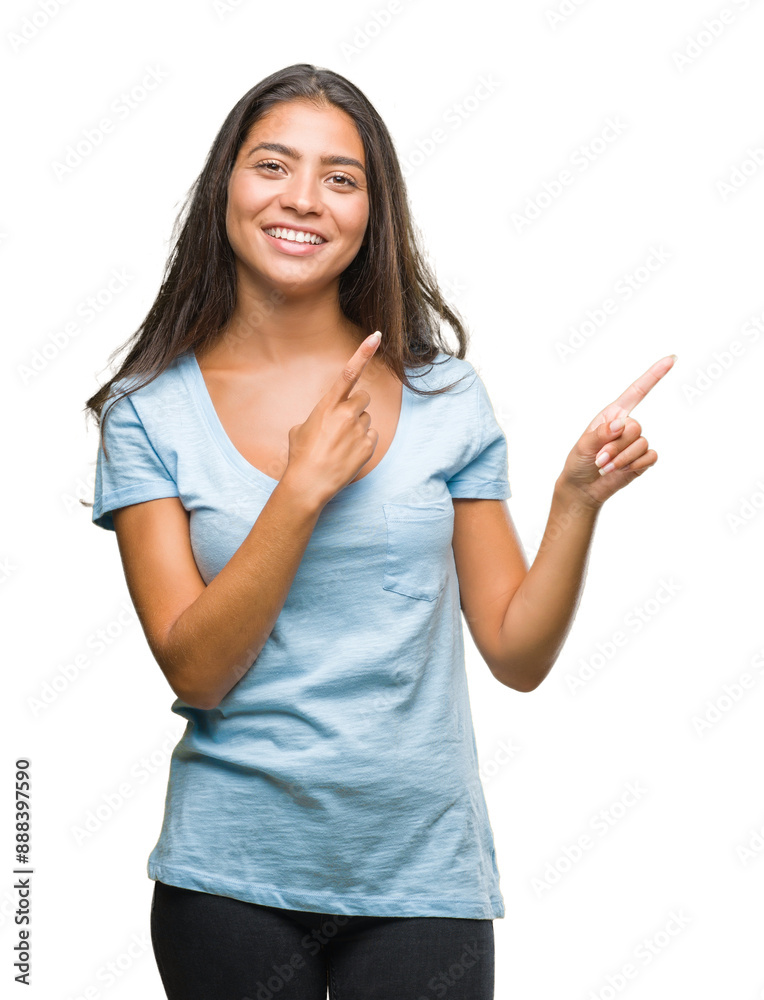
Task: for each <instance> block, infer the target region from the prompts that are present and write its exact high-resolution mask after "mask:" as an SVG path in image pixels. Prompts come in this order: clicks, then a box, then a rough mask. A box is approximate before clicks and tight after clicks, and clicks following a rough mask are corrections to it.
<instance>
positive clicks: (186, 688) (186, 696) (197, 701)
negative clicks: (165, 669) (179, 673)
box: [165, 674, 222, 711]
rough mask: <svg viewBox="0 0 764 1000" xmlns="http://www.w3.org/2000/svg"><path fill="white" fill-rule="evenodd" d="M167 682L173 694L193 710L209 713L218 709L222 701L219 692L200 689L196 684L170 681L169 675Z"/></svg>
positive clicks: (177, 680)
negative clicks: (201, 709)
mask: <svg viewBox="0 0 764 1000" xmlns="http://www.w3.org/2000/svg"><path fill="white" fill-rule="evenodd" d="M165 676H166V677H167V681H168V683H169V685H170V687H171V688H172V690H173V693H174V694H175V695H176V696H177V697H178V698H180V700H181V701H182V702H185V703H186V705H189V706H190V707H191V708H203V709H205V710H206V711H209V710H211V709H213V708H217V707H218V705H219V704H220V702H221V701H222V699H221V698H220V697H218V694H217V692H215V691H210V690H205V689H204V688H201V687H199V685H198V684H194V683H188V682H187V683H183V682H182V681H181V680H179V679H178V678H175V679H170V677H169V676H167V674H165Z"/></svg>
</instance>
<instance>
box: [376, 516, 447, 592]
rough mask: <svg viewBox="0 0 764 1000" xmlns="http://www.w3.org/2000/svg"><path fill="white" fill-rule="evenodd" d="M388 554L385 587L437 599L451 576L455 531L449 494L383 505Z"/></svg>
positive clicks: (383, 584) (394, 590) (383, 585)
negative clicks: (450, 563) (432, 498)
mask: <svg viewBox="0 0 764 1000" xmlns="http://www.w3.org/2000/svg"><path fill="white" fill-rule="evenodd" d="M383 510H384V514H385V523H386V526H387V554H386V556H385V574H384V580H383V583H382V589H383V590H391V591H393V592H394V593H396V594H403V595H404V596H405V597H414V598H417V599H418V600H420V601H434V600H435V598H436V597H437V596H438V594H439V593H440V592H441V590H442V589H443V587H444V586H445V585H446V581H447V579H448V567H449V560H450V557H451V542H452V539H453V534H454V505H453V502H452V500H451V497H450V496H446V497H445V498H443V499H438V500H431V501H428V502H422V503H413V502H412V503H386V504H383Z"/></svg>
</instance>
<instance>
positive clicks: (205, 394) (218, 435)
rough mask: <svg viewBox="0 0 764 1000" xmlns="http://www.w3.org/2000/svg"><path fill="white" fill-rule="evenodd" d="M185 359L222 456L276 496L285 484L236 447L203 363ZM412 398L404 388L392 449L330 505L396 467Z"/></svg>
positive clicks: (193, 357) (188, 356)
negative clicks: (202, 368) (218, 410)
mask: <svg viewBox="0 0 764 1000" xmlns="http://www.w3.org/2000/svg"><path fill="white" fill-rule="evenodd" d="M181 357H182V358H183V359H185V361H186V366H187V371H188V372H189V374H190V376H191V387H192V389H193V392H194V398H195V399H196V401H197V403H198V404H199V406H200V409H201V412H202V414H203V416H204V417H205V420H206V423H207V426H208V428H209V430H210V432H211V434H212V437H213V438H214V440H215V442H216V443H217V445H218V448H219V449H220V451H221V452H222V454H223V455H224V456H225V457H226V458H227V459H228V461H229V463H230V464H231V465H232V466H233V467H234V468H235V469H237V470H238V471H239V472H240V473H241V474H242V475H243V476H244V477H245V479H247V480H249V481H250V482H254V483H256V484H258V485H260V486H262V487H264V488H265V489H266V490H268V491H269V492H272V491H273V490H274V489H275V488H276V486H277V485H278V484H279V482H280V481H281V480H279V479H274V478H273V476H269V475H267V473H265V472H263V471H262V470H261V469H258V468H257V466H255V465H252V463H251V462H250V461H249V460H248V459H246V458H245V457H244V456H243V455H242V453H241V452H240V451H239V449H238V448H237V447H236V446H235V445H234V443H233V441H232V440H231V438H230V437H229V436H228V432H227V431H226V429H225V427H224V426H223V422H222V421H221V419H220V417H219V416H218V412H217V410H216V409H215V406H214V404H213V402H212V397H211V396H210V393H209V390H208V388H207V383H206V382H205V381H204V375H203V374H202V370H201V368H200V366H199V362H198V361H197V360H196V354H195V353H194V351H193V349H189V350H188V351H186V352H185V353H184V354H183V355H181ZM405 370H406V374H407V375H410V374H411V369H410V368H409V367H408V366H406V369H405ZM412 395H413V393H412V392H411V390H410V389H409V388H408V386H406V385H403V384H401V408H400V413H399V415H398V423H397V425H396V428H395V434H394V435H393V439H392V441H391V442H390V446H389V448H388V449H387V451H386V452H385V454H384V455H383V456H382V458H381V459H380V461H379V462H378V463H377V464H376V465H375V466H374V468H373V469H372V470H371V472H367V473H366V475H365V476H362V477H361V478H360V479H358V480H356V481H355V482H352V483H348V484H347V485H346V486H343V488H342V489H341V490H340V491H339V492H338V493H335V494H334V496H333V497H331V499H330V500H329V501H328V503H336V502H338V501H341V500H342V499H344V498H345V497H348V498H350V497H353V496H356V495H358V494H360V493H364V492H365V491H366V490H368V489H370V488H371V487H372V486H374V485H375V483H376V482H377V481H378V480H379V479H382V478H383V477H384V476H385V474H386V473H387V472H388V470H389V469H390V468H391V466H392V461H393V459H394V458H395V456H396V455H397V453H398V452H399V451H400V450H401V447H402V442H403V440H404V438H405V436H406V429H407V425H408V421H409V414H410V411H411V403H412Z"/></svg>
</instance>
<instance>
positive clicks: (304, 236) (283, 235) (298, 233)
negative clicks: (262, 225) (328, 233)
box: [265, 227, 326, 244]
mask: <svg viewBox="0 0 764 1000" xmlns="http://www.w3.org/2000/svg"><path fill="white" fill-rule="evenodd" d="M265 231H266V233H268V235H269V236H275V237H276V239H279V240H290V241H291V242H293V243H313V244H318V243H325V242H326V240H324V239H322V238H321V237H320V236H316V235H315V233H306V232H304V231H303V230H302V229H281V228H278V227H276V228H275V229H266V230H265Z"/></svg>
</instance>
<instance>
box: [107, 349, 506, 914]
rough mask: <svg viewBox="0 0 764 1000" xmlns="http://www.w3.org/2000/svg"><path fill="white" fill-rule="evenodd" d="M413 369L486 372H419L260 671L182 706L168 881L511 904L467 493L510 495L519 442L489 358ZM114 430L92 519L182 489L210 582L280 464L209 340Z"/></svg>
mask: <svg viewBox="0 0 764 1000" xmlns="http://www.w3.org/2000/svg"><path fill="white" fill-rule="evenodd" d="M407 371H408V374H409V375H410V376H412V377H414V381H413V384H415V385H421V386H422V387H424V388H436V387H438V386H444V385H449V384H451V383H452V382H456V381H457V379H459V378H460V377H462V376H465V377H464V379H463V380H462V381H461V382H459V384H458V385H456V386H455V387H454V388H453V389H451V390H449V391H448V392H446V393H442V394H439V395H435V396H430V397H424V396H418V395H417V394H416V393H414V392H412V391H411V390H410V389H407V388H406V386H404V387H403V398H402V408H401V414H400V418H399V422H398V426H397V429H396V433H395V437H394V439H393V442H392V444H391V446H390V448H389V449H388V451H387V453H386V454H385V455H384V456H383V458H382V460H381V461H380V463H379V464H378V465H377V466H376V467H375V468H374V469H372V470H371V472H369V473H368V474H367V475H365V476H364V477H363V478H361V479H360V480H358V481H357V482H353V483H350V484H348V485H347V486H345V487H344V489H342V490H340V491H339V493H337V494H336V495H335V496H334V497H333V498H332V499H331V500H330V501H329V502H328V503H327V504H326V506H325V507H324V508H323V510H322V511H321V514H320V516H319V518H318V521H317V523H316V526H315V528H314V530H313V533H312V535H311V538H310V541H309V543H308V545H307V548H306V550H305V553H304V555H303V558H302V560H301V562H300V565H299V567H298V570H297V573H296V576H295V578H294V581H293V583H292V586H291V588H290V590H289V593H288V595H287V598H286V601H285V603H284V606H283V608H282V610H281V613H280V614H279V616H278V619H277V620H276V623H275V625H274V627H273V631H272V632H271V634H270V636H269V637H268V639H267V641H266V643H265V645H264V647H263V649H262V650H261V652H260V654H259V655H258V657H257V659H256V660H255V661H254V663H253V664H252V666H251V667H250V668H249V670H248V671H247V673H246V674H245V675H244V676H243V677H242V678H241V679H240V680H239V681H238V682H237V683H236V684H235V685H234V687H233V688H232V689H231V690H230V691H229V692H228V694H227V695H226V696H225V697H224V698H223V700H222V701H221V702H220V705H219V706H218V707H217V708H215V709H198V708H193V707H192V706H190V705H188V704H187V703H186V702H184V701H182V700H181V699H180V698H176V699H175V701H174V702H173V703H172V706H171V708H172V711H173V712H176V713H177V714H178V715H180V716H182V717H183V718H185V719H186V720H187V725H186V729H185V732H184V733H183V736H182V737H181V738H180V740H179V742H178V744H177V746H176V747H175V749H174V751H173V753H172V757H171V761H170V773H169V779H168V785H167V794H166V801H165V813H164V820H163V823H162V828H161V833H160V835H159V839H158V841H157V843H156V846H155V847H154V849H153V850H152V851H151V854H150V856H149V859H148V875H149V878H152V879H159V880H160V881H162V882H167V883H169V884H171V885H175V886H181V887H184V888H188V889H196V890H201V891H204V892H211V893H216V894H218V895H223V896H232V897H234V898H237V899H243V900H247V901H249V902H253V903H261V904H266V905H268V906H277V907H286V908H288V909H297V910H310V911H314V912H321V913H334V914H348V915H353V914H365V915H372V916H404V917H405V916H440V917H472V918H482V919H485V918H488V919H490V918H495V917H503V916H504V900H503V898H502V894H501V891H500V888H499V873H498V868H497V863H496V853H495V849H494V843H493V833H492V829H491V826H490V822H489V819H488V813H487V809H486V803H485V798H484V794H483V787H482V784H481V781H480V775H479V772H478V759H477V749H476V745H475V736H474V731H473V723H472V715H471V709H470V702H469V694H468V689H467V677H466V673H465V666H464V645H463V632H462V614H461V608H460V603H459V584H458V579H457V575H456V567H455V564H454V556H453V549H452V545H451V543H452V535H453V525H454V510H453V504H452V501H451V498H452V497H482V498H488V499H496V500H500V499H506V498H508V497H510V496H511V491H510V487H509V483H508V473H507V443H506V438H505V436H504V433H503V431H502V430H501V428H500V426H499V424H498V422H497V420H496V417H495V415H494V411H493V408H492V406H491V402H490V399H489V397H488V394H487V392H486V389H485V386H484V384H483V382H482V380H481V379H480V377H479V375H478V374H477V372H476V371H475V369H474V368H473V366H472V365H471V364H470V363H469V362H468V361H465V360H460V359H458V358H454V357H453V356H451V355H447V354H445V353H442V352H441V353H440V354H438V356H437V358H436V359H435V363H434V364H433V365H426V366H424V367H423V368H418V369H417V368H409V369H407ZM422 373H425V374H422ZM420 376H421V378H420ZM126 384H128V382H127V381H126V380H122V381H121V382H120V384H119V385H120V389H121V387H122V386H123V385H126ZM136 384H137V383H136ZM105 437H106V444H107V449H108V452H109V461H108V462H106V461H104V456H103V449H102V448H101V447H99V451H98V461H97V468H96V486H95V506H94V508H93V522H94V523H95V524H97V525H99V526H100V527H102V528H107V529H111V530H114V526H113V523H112V518H111V514H110V511H112V510H114V509H115V508H118V507H122V506H125V505H127V504H133V503H140V502H142V501H146V500H152V499H155V498H158V497H171V496H177V497H179V498H180V500H181V502H182V504H183V506H184V507H185V509H186V510H187V511H189V513H190V533H191V544H192V547H193V553H194V558H195V560H196V564H197V566H198V568H199V571H200V573H201V575H202V578H203V579H204V581H205V583H209V582H210V581H211V580H212V579H213V578H214V577H215V575H216V574H217V573H218V572H220V570H221V569H222V568H223V566H225V564H226V563H227V562H228V560H229V559H230V558H231V556H232V555H233V554H234V552H235V551H236V550H237V549H238V547H239V546H240V545H241V543H242V542H243V541H244V539H245V537H246V536H247V534H248V533H249V531H250V530H251V528H252V525H253V524H254V523H255V521H256V519H257V517H258V515H259V513H260V511H261V510H262V508H263V506H264V505H265V503H266V501H267V500H268V497H269V496H270V494H271V492H272V490H273V489H274V487H275V486H276V480H275V479H273V478H271V477H270V476H268V475H266V474H265V473H264V472H262V471H260V470H258V469H256V468H255V467H254V466H253V465H251V464H250V463H249V462H248V461H247V460H246V459H245V458H244V456H243V455H242V454H241V453H240V452H239V451H237V449H236V448H235V447H234V445H233V442H232V441H231V439H230V438H229V437H228V435H227V434H226V432H225V430H224V428H223V426H222V424H221V422H220V420H219V419H218V417H217V414H216V411H215V408H214V406H213V404H212V399H211V397H210V395H209V393H208V391H207V389H206V385H205V382H204V379H203V377H202V373H201V370H200V368H199V365H198V363H197V361H196V358H195V355H194V354H193V352H192V351H186V352H185V353H183V354H181V355H180V356H179V357H178V358H176V359H175V361H174V362H173V363H172V365H171V366H170V367H169V368H168V369H167V370H166V371H164V372H163V373H162V374H161V375H159V376H158V377H157V378H156V379H155V380H154V381H153V382H151V383H149V384H148V385H147V386H144V387H142V388H140V389H138V390H136V391H134V392H133V393H132V394H131V395H130V396H128V397H126V398H125V399H122V400H120V401H119V402H118V403H117V404H116V405H115V406H114V407H113V408H112V410H111V412H110V414H109V416H108V419H107V420H106V425H105Z"/></svg>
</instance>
